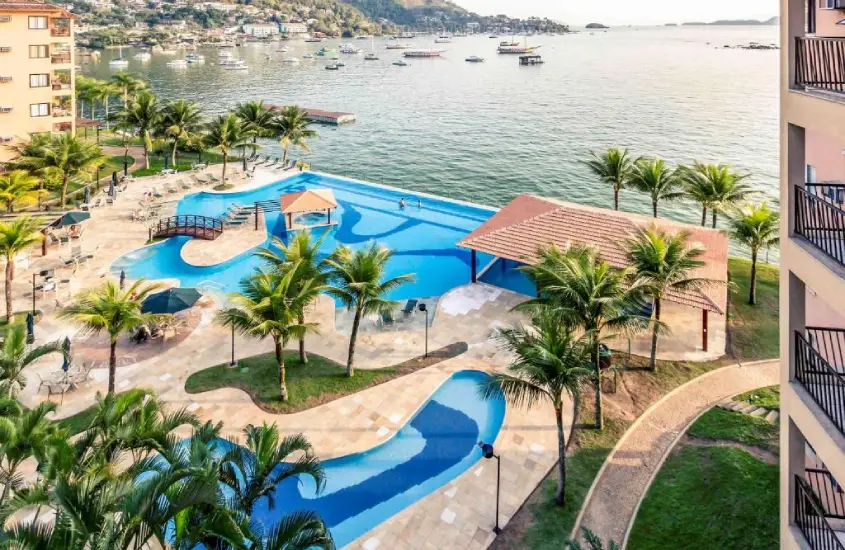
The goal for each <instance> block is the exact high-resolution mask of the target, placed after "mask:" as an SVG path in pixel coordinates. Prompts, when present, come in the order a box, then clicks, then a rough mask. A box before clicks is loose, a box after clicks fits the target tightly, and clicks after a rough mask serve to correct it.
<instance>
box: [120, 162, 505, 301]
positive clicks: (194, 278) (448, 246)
mask: <svg viewBox="0 0 845 550" xmlns="http://www.w3.org/2000/svg"><path fill="white" fill-rule="evenodd" d="M311 188H329V189H331V190H332V191H333V192H334V194H335V198H336V199H337V202H338V204H339V207H338V208H337V210H336V211H335V212H334V213H333V214H332V220H333V221H339V223H338V225H336V226H333V227H329V228H320V229H314V230H313V231H312V232H313V233H314V235H315V236H318V235H322V233H324V232H328V233H329V235H328V237H326V239H325V241H324V242H323V250H324V252H325V253H326V254H328V253H330V252H331V251H332V250H334V248H335V247H336V246H337V245H338V244H345V245H348V246H350V247H352V248H353V249H354V248H359V247H363V246H366V245H367V244H369V243H370V242H371V241H373V240H375V241H377V242H378V243H380V244H381V245H384V246H387V247H389V248H391V249H393V250H394V251H395V255H394V257H393V258H392V259H391V261H390V263H389V264H388V268H387V274H386V275H387V276H388V277H393V276H397V275H401V274H405V273H414V274H416V279H415V281H414V282H413V283H410V284H407V285H403V286H401V287H399V288H398V289H397V290H395V291H394V292H393V293H392V294H391V296H390V298H392V299H394V300H400V299H406V298H420V297H432V296H440V295H442V294H444V293H445V292H447V291H448V290H450V289H452V288H455V287H456V286H459V285H462V284H466V283H469V282H470V253H469V251H468V250H464V249H459V248H457V247H456V243H457V242H458V241H460V240H461V239H462V238H463V237H465V236H466V235H467V234H469V233H470V232H472V231H473V230H474V229H475V228H476V227H478V226H479V225H481V224H482V223H483V222H484V221H486V220H487V219H488V218H490V217H491V216H492V215H493V214H494V213H495V210H494V209H491V208H485V207H482V206H475V205H470V204H464V203H459V202H455V201H449V200H446V199H439V198H435V197H429V196H424V195H417V194H414V193H411V192H408V191H404V190H400V189H391V188H384V187H380V186H375V185H369V184H366V183H361V182H355V181H350V180H346V179H342V178H335V177H329V176H324V175H320V174H310V173H309V174H298V175H296V176H294V177H291V178H287V179H284V180H281V181H279V182H275V183H271V184H268V185H266V186H263V187H260V188H257V189H252V190H248V191H241V192H234V193H225V194H221V193H206V192H202V193H197V194H193V195H189V196H187V197H185V198H183V199H182V200H181V201H180V202H179V205H178V208H177V213H178V214H197V215H205V216H211V217H221V216H222V215H223V214H224V213H225V212H226V210H227V209H228V208H229V207H230V206H231V205H232V204H241V205H251V204H253V203H254V202H256V201H263V200H278V199H279V197H280V196H281V195H282V194H284V193H290V192H294V191H301V190H304V189H311ZM401 198H405V199H406V201H407V206H406V207H405V208H400V207H399V200H400V199H401ZM418 200H419V201H421V206H418V203H417V201H418ZM265 223H266V225H267V230H268V233H269V234H271V235H276V236H278V237H280V238H282V239H283V240H285V239H286V237H287V234H286V232H285V224H284V219H283V218H282V217H281V215H280V214H279V213H278V212H268V213H267V214H266V220H265ZM188 239H190V237H174V238H171V239H167V240H166V241H163V242H160V243H157V244H155V245H151V246H148V247H144V248H141V249H138V250H135V251H133V252H130V253H128V254H125V255H124V256H122V257H120V258H118V260H117V261H116V262H115V263H114V264H112V271H113V272H115V273H119V272H120V270H121V269H123V270H126V274H127V276H128V277H130V278H133V279H138V278H147V279H162V278H175V279H179V280H180V284H181V286H184V287H195V286H199V285H200V284H201V283H206V282H209V281H210V282H214V283H216V284H217V286H218V287H220V288H222V289H223V290H225V291H226V292H234V291H236V290H237V288H238V282H239V281H240V280H241V278H243V277H244V276H246V275H249V274H251V273H252V272H253V271H254V270H255V268H257V267H260V266H261V261H260V260H259V259H258V258H255V257H253V255H252V253H253V252H254V250H246V251H244V252H243V253H242V254H241V255H239V256H237V257H235V258H232V259H231V260H228V261H226V262H223V263H220V264H217V265H213V266H208V267H195V266H192V265H190V264H188V263H186V262H185V261H184V260H183V259H182V256H181V250H182V247H183V246H184V245H185V243H186V242H187V241H188ZM266 245H269V239H268V241H267V242H266V243H265V246H266ZM491 260H492V258H489V257H486V255H483V254H479V259H478V262H479V263H478V265H479V268H481V267H483V266H484V265H485V264H486V263H487V262H489V261H491Z"/></svg>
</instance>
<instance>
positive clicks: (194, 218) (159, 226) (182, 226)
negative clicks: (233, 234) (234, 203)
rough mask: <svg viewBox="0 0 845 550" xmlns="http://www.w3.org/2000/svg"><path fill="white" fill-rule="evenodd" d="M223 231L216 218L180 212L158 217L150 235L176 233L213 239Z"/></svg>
mask: <svg viewBox="0 0 845 550" xmlns="http://www.w3.org/2000/svg"><path fill="white" fill-rule="evenodd" d="M222 233H223V222H222V221H221V220H220V219H218V218H212V217H209V216H200V215H197V214H182V215H178V216H170V217H167V218H161V219H159V220H158V221H157V222H156V224H155V225H153V226H152V227H151V228H150V236H151V237H175V236H177V235H181V236H188V237H195V238H198V239H205V240H209V241H213V240H214V239H216V238H217V237H219V236H220V235H221V234H222Z"/></svg>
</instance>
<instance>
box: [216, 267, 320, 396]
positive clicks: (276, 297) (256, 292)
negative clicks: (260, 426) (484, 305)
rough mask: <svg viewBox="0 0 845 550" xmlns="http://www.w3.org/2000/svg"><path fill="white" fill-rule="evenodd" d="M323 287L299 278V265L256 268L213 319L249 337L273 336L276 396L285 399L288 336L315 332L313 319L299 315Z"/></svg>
mask: <svg viewBox="0 0 845 550" xmlns="http://www.w3.org/2000/svg"><path fill="white" fill-rule="evenodd" d="M323 290H324V287H323V286H321V285H319V284H316V282H315V281H313V280H303V279H301V278H300V273H299V266H298V265H293V266H291V267H290V268H289V269H286V270H285V272H284V273H283V274H277V273H263V272H260V271H259V272H257V273H256V274H255V275H253V276H251V277H247V278H245V279H243V280H242V281H241V291H240V293H237V294H233V295H232V297H231V298H230V303H231V304H232V307H230V308H229V309H226V310H222V311H220V312H218V315H217V322H218V323H220V324H221V325H223V326H229V327H234V328H235V330H237V331H238V332H240V333H241V334H243V335H244V336H247V337H249V338H255V339H258V340H263V339H265V338H267V337H270V338H272V339H273V345H274V350H275V353H276V362H277V363H278V365H279V399H280V400H281V401H287V399H288V388H287V382H286V376H285V374H286V373H285V355H284V348H285V346H287V343H288V342H289V341H290V340H291V339H292V338H301V337H304V336H305V335H306V334H307V333H309V332H316V330H317V325H316V323H300V322H299V316H300V313H301V312H302V311H303V310H304V308H305V306H307V305H308V304H310V303H311V302H312V301H314V299H315V298H316V297H317V295H318V294H319V293H320V292H322V291H323Z"/></svg>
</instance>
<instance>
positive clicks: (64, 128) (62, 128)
mask: <svg viewBox="0 0 845 550" xmlns="http://www.w3.org/2000/svg"><path fill="white" fill-rule="evenodd" d="M72 129H73V123H71V122H56V123H55V124H53V131H54V132H70V131H71V130H72Z"/></svg>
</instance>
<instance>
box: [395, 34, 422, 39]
mask: <svg viewBox="0 0 845 550" xmlns="http://www.w3.org/2000/svg"><path fill="white" fill-rule="evenodd" d="M416 37H417V35H416V34H414V33H412V32H403V33H399V34H397V35H396V39H397V40H408V39H410V38H416Z"/></svg>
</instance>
